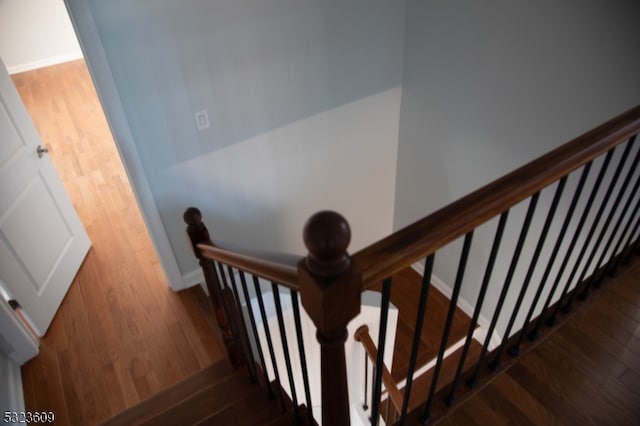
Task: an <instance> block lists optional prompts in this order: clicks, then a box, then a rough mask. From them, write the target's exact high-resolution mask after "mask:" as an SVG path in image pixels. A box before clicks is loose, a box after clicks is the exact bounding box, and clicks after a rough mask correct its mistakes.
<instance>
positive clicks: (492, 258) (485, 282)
mask: <svg viewBox="0 0 640 426" xmlns="http://www.w3.org/2000/svg"><path fill="white" fill-rule="evenodd" d="M508 217H509V210H507V211H505V212H503V213H502V214H501V215H500V220H499V221H498V228H497V230H496V235H495V237H494V239H493V245H492V246H491V254H490V255H489V260H488V262H487V267H486V269H485V271H484V277H483V278H482V285H481V286H480V291H479V293H478V299H477V300H476V307H475V308H474V310H473V317H472V318H471V323H470V324H469V330H468V331H467V338H466V339H465V341H464V348H463V349H462V355H461V356H460V362H459V363H458V368H457V370H456V375H455V377H454V379H453V383H452V384H451V389H450V390H449V395H447V397H446V398H445V402H446V403H447V404H449V405H451V404H453V401H454V396H453V394H454V392H455V390H456V387H457V386H458V381H459V380H460V376H461V375H462V369H463V368H464V364H465V361H466V359H467V354H468V353H469V347H470V346H471V340H472V339H473V332H474V330H475V329H476V325H477V323H478V318H479V317H480V311H481V310H482V304H483V303H484V297H485V295H486V293H487V287H489V282H490V280H491V274H492V273H493V267H494V265H495V263H496V258H497V256H498V250H499V249H500V243H501V241H502V235H503V234H504V227H505V225H506V224H507V218H508ZM475 385H476V383H471V382H470V383H469V387H473V386H475Z"/></svg>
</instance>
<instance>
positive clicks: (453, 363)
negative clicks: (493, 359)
mask: <svg viewBox="0 0 640 426" xmlns="http://www.w3.org/2000/svg"><path fill="white" fill-rule="evenodd" d="M462 349H463V348H459V349H458V350H457V351H455V352H454V353H452V354H451V355H449V356H448V357H447V358H446V359H445V360H444V361H443V362H442V367H441V368H440V376H439V378H438V383H437V385H436V392H439V391H440V390H442V389H444V388H445V387H446V386H449V384H451V382H452V381H453V379H454V377H455V374H456V369H457V368H458V363H459V362H460V357H461V356H462ZM481 351H482V345H481V344H480V343H478V342H477V341H476V340H475V339H473V340H471V345H469V352H468V353H467V358H466V360H465V365H464V367H463V369H462V373H463V374H464V373H465V372H466V371H468V370H469V369H470V368H471V367H473V366H474V365H475V363H476V361H477V360H478V356H479V355H480V352H481ZM433 372H434V369H433V368H432V369H430V370H429V371H427V372H425V373H424V374H423V375H421V376H420V377H418V378H416V379H415V380H414V381H413V385H412V388H411V398H410V399H409V411H411V410H414V409H416V408H417V407H419V406H420V405H421V404H423V403H424V399H425V396H426V395H428V393H429V388H430V387H431V379H432V377H433ZM400 391H401V392H403V391H404V389H401V390H400Z"/></svg>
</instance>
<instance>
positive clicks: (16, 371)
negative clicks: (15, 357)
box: [0, 356, 25, 414]
mask: <svg viewBox="0 0 640 426" xmlns="http://www.w3.org/2000/svg"><path fill="white" fill-rule="evenodd" d="M0 362H3V364H4V365H2V366H0V371H2V372H6V374H2V377H0V381H1V383H2V386H3V387H4V389H5V390H6V393H7V397H8V401H0V402H1V403H3V404H4V403H8V404H9V405H8V406H6V407H4V410H5V411H24V410H25V408H24V391H23V390H22V374H21V373H20V367H19V366H18V365H16V364H15V363H14V362H12V361H11V358H9V357H5V356H0ZM3 414H4V413H3Z"/></svg>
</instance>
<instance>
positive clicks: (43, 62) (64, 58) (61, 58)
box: [7, 51, 83, 74]
mask: <svg viewBox="0 0 640 426" xmlns="http://www.w3.org/2000/svg"><path fill="white" fill-rule="evenodd" d="M82 58H83V56H82V52H81V51H77V52H70V53H66V54H64V55H56V56H51V57H49V58H44V59H39V60H37V61H32V62H27V63H25V64H19V65H12V66H8V67H7V71H8V72H9V74H17V73H19V72H25V71H31V70H35V69H38V68H44V67H49V66H51V65H58V64H62V63H64V62H69V61H74V60H76V59H82Z"/></svg>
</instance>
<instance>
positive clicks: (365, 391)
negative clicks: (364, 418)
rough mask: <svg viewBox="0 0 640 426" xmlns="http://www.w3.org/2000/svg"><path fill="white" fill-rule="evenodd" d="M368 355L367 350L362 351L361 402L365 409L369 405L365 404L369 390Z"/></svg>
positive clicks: (365, 409)
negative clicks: (362, 394)
mask: <svg viewBox="0 0 640 426" xmlns="http://www.w3.org/2000/svg"><path fill="white" fill-rule="evenodd" d="M368 388H369V355H368V354H367V351H366V350H365V351H364V404H362V409H363V410H364V411H367V410H368V409H369V405H368V404H367V398H368V392H369V389H368Z"/></svg>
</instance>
